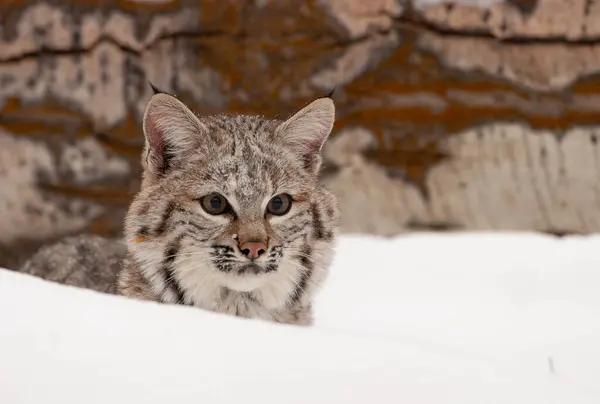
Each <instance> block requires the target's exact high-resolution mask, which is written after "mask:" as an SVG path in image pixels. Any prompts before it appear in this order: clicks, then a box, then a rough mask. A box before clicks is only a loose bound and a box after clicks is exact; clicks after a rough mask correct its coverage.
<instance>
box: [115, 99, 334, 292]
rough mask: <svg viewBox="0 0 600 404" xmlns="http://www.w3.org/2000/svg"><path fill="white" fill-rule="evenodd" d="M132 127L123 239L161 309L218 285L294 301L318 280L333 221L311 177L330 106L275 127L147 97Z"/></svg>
mask: <svg viewBox="0 0 600 404" xmlns="http://www.w3.org/2000/svg"><path fill="white" fill-rule="evenodd" d="M144 123H145V125H144V129H145V133H146V138H147V146H146V152H145V159H144V165H145V169H146V170H145V174H144V183H143V189H142V190H141V192H140V193H139V194H138V196H137V197H136V199H135V201H134V202H133V204H132V206H131V208H130V210H129V212H128V215H127V220H126V234H127V237H128V238H129V239H130V240H135V242H132V243H130V245H129V249H130V251H131V252H133V255H134V256H135V257H136V260H137V261H138V263H139V265H140V266H141V268H143V271H144V272H145V274H146V276H147V277H148V278H149V279H151V282H152V285H153V287H154V288H155V292H156V293H160V295H161V296H162V299H163V300H165V301H174V302H177V301H179V302H187V303H197V302H198V301H199V300H202V299H204V298H205V297H206V295H207V294H210V293H223V290H222V287H224V288H226V290H233V291H238V292H252V291H257V290H261V291H262V292H263V293H262V295H265V291H270V292H269V293H270V294H272V295H273V298H274V299H275V300H281V297H282V296H284V295H285V296H287V298H288V299H295V298H297V297H294V296H301V295H302V294H303V293H304V292H305V290H306V289H309V288H310V287H312V283H316V282H317V280H318V278H319V277H320V276H321V277H322V275H319V274H318V273H317V272H318V271H315V267H316V266H319V267H324V266H326V265H325V264H326V263H327V262H328V260H329V252H328V250H329V247H330V245H331V243H332V242H333V238H334V228H335V224H336V221H337V216H338V212H337V207H336V204H335V200H334V198H333V197H332V195H331V194H329V193H328V192H327V191H326V190H324V189H323V188H321V186H320V185H319V182H318V178H317V174H318V170H319V166H320V156H319V151H320V148H321V145H322V143H323V141H324V140H325V138H326V137H327V135H328V134H329V131H330V130H331V125H332V124H333V103H332V102H331V100H329V99H320V100H317V101H315V102H313V103H312V104H311V105H309V106H307V107H306V108H305V109H304V110H301V111H300V112H298V113H297V114H296V115H294V116H293V117H292V118H290V119H289V120H288V121H285V122H280V121H274V120H266V119H263V118H259V117H251V116H235V117H229V116H217V117H210V118H205V119H203V120H199V119H198V118H196V117H195V116H194V115H193V114H191V112H189V110H187V108H186V107H185V106H183V104H181V103H180V102H179V101H177V100H176V99H175V98H174V97H171V96H169V95H166V94H157V95H155V96H154V97H153V99H152V100H151V103H150V105H149V106H148V110H147V112H146V116H145V121H144ZM316 264H317V265H316ZM267 294H268V293H267ZM279 295H281V296H279ZM263 297H264V296H263Z"/></svg>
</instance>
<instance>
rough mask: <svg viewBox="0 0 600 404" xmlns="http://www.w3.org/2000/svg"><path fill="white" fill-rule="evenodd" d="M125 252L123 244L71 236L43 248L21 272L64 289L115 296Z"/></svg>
mask: <svg viewBox="0 0 600 404" xmlns="http://www.w3.org/2000/svg"><path fill="white" fill-rule="evenodd" d="M126 252H127V249H126V246H125V243H124V242H123V241H122V240H115V239H107V238H104V237H100V236H95V235H85V234H84V235H78V236H72V237H67V238H64V239H62V240H60V241H58V242H56V243H54V244H50V245H47V246H44V247H42V248H40V249H39V250H38V251H37V252H36V253H35V254H34V255H33V256H32V257H31V258H30V259H29V260H28V261H27V262H25V264H24V265H23V267H22V268H21V270H20V272H23V273H27V274H30V275H34V276H37V277H40V278H43V279H46V280H48V281H52V282H57V283H62V284H65V285H72V286H76V287H81V288H86V289H92V290H96V291H99V292H107V293H114V290H113V289H114V284H115V280H116V277H117V274H118V272H119V270H120V263H121V260H122V259H123V258H124V257H125V254H126Z"/></svg>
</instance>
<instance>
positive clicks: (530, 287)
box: [0, 233, 600, 404]
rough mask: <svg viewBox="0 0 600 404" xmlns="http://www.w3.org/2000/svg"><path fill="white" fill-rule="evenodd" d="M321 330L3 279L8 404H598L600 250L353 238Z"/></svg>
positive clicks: (0, 378) (583, 243)
mask: <svg viewBox="0 0 600 404" xmlns="http://www.w3.org/2000/svg"><path fill="white" fill-rule="evenodd" d="M337 250H338V253H337V256H336V260H335V264H334V267H333V268H332V271H331V276H330V278H329V279H328V281H327V283H326V285H325V287H324V288H323V290H322V292H321V293H320V294H319V295H318V298H317V301H316V302H315V303H316V304H315V307H316V314H317V321H316V324H315V326H314V327H312V328H300V327H293V326H286V325H278V324H270V323H266V322H262V321H257V320H244V319H239V318H234V317H230V316H226V315H218V314H215V313H210V312H205V311H202V310H199V309H194V308H189V307H182V306H167V305H160V304H156V303H151V302H142V301H134V300H131V299H126V298H123V297H118V296H109V295H103V294H99V293H96V292H92V291H87V290H81V289H75V288H72V287H67V286H62V285H56V284H53V283H49V282H45V281H43V280H40V279H37V278H33V277H30V276H27V275H22V274H18V273H15V272H12V271H8V270H0V402H1V403H3V404H13V403H14V404H21V403H44V404H46V403H60V404H68V403H78V404H79V403H82V402H85V403H107V402H111V403H121V402H122V403H137V402H143V403H147V404H153V403H161V404H164V403H167V402H169V403H171V402H178V401H185V402H202V403H239V402H240V401H241V400H243V402H245V403H261V404H266V403H291V404H293V403H303V404H305V403H309V402H310V403H311V404H312V403H350V404H351V403H367V402H373V403H377V404H380V403H411V404H434V403H435V404H445V403H456V404H459V403H460V404H470V403H473V404H475V403H477V404H482V403H511V404H520V403H523V404H537V403H543V404H552V403H557V404H558V403H565V404H578V403H598V402H600V383H599V381H600V348H599V347H598V341H600V292H599V290H600V269H599V268H600V236H591V237H569V238H563V239H557V238H551V237H545V236H541V235H529V234H508V233H507V234H502V233H491V234H485V233H484V234H469V233H465V234H452V235H449V234H420V235H411V236H402V237H397V238H394V239H379V238H374V237H365V236H345V237H343V238H342V240H341V241H340V243H339V245H338V248H337Z"/></svg>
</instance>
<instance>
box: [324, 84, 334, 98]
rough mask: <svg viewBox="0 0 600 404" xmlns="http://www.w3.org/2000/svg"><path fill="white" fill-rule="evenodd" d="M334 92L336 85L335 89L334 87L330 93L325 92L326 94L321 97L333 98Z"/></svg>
mask: <svg viewBox="0 0 600 404" xmlns="http://www.w3.org/2000/svg"><path fill="white" fill-rule="evenodd" d="M334 92H335V87H333V89H332V90H331V91H330V92H329V93H327V94H325V95H324V96H323V97H321V98H333V93H334Z"/></svg>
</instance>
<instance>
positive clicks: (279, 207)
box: [267, 194, 292, 216]
mask: <svg viewBox="0 0 600 404" xmlns="http://www.w3.org/2000/svg"><path fill="white" fill-rule="evenodd" d="M291 207H292V197H291V196H289V195H288V194H281V195H277V196H274V197H273V198H271V200H270V201H269V203H268V204H267V212H268V213H270V214H272V215H276V216H282V215H285V214H286V213H288V212H289V210H290V208H291Z"/></svg>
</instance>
